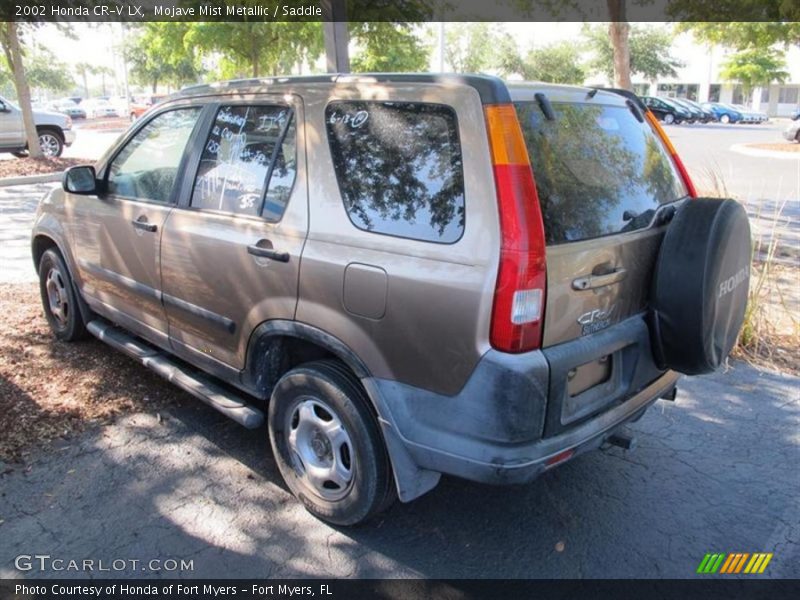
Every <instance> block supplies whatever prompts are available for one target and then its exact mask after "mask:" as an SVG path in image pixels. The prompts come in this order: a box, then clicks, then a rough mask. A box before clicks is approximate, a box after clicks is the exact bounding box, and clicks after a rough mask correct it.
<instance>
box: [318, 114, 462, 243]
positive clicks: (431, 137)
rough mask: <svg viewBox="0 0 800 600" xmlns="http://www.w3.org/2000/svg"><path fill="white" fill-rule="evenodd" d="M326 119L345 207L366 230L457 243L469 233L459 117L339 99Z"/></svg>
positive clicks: (357, 225)
mask: <svg viewBox="0 0 800 600" xmlns="http://www.w3.org/2000/svg"><path fill="white" fill-rule="evenodd" d="M325 122H326V127H327V130H328V131H327V133H328V142H329V143H330V148H331V155H332V157H333V164H334V168H335V170H336V178H337V180H338V182H339V189H340V190H341V194H342V199H343V200H344V205H345V209H346V210H347V214H348V216H349V217H350V220H351V221H352V222H353V224H354V225H355V226H356V227H358V228H359V229H364V230H366V231H371V232H374V233H382V234H386V235H393V236H397V237H404V238H411V239H415V240H422V241H426V242H438V243H444V244H450V243H453V242H456V241H458V239H459V238H460V237H461V234H462V233H463V231H464V175H463V168H462V158H461V144H460V142H459V138H458V125H457V121H456V115H455V112H454V111H453V109H452V108H450V107H449V106H444V105H441V104H423V103H410V102H350V101H340V102H332V103H330V104H329V105H328V106H327V108H326V109H325Z"/></svg>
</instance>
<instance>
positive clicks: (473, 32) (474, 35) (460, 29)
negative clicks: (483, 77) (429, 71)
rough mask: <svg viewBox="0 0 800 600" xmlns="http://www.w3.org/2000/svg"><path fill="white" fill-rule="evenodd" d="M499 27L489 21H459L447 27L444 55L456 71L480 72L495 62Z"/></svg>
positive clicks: (496, 59) (499, 33) (497, 57)
mask: <svg viewBox="0 0 800 600" xmlns="http://www.w3.org/2000/svg"><path fill="white" fill-rule="evenodd" d="M500 35H501V31H500V29H499V28H498V27H497V26H495V25H494V24H491V23H483V22H481V23H459V24H458V25H452V26H449V27H448V28H447V32H446V33H445V50H444V56H445V61H446V62H447V64H449V65H450V68H451V69H452V70H453V71H455V72H456V73H480V72H482V71H485V70H487V69H489V68H490V67H492V66H494V65H496V64H497V62H498V59H499V56H498V50H497V40H498V39H499V38H500Z"/></svg>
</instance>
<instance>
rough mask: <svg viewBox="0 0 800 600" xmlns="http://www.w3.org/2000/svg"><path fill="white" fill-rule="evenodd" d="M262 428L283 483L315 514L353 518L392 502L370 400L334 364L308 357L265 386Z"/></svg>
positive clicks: (345, 521) (338, 521)
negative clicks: (267, 388) (266, 395)
mask: <svg viewBox="0 0 800 600" xmlns="http://www.w3.org/2000/svg"><path fill="white" fill-rule="evenodd" d="M268 428H269V437H270V443H271V445H272V451H273V453H274V455H275V460H276V462H277V464H278V468H279V470H280V472H281V475H282V476H283V479H284V481H285V482H286V485H287V486H288V487H289V489H290V490H291V491H292V493H293V494H294V495H295V496H296V497H297V498H298V499H299V500H300V501H301V502H302V503H303V504H304V505H305V507H306V509H307V510H308V511H309V512H310V513H311V514H313V515H315V516H316V517H318V518H320V519H322V520H323V521H327V522H329V523H333V524H335V525H356V524H359V523H363V522H364V521H367V520H368V519H370V518H371V517H373V516H375V515H376V514H378V513H379V512H381V511H382V510H385V509H386V508H388V507H389V506H390V505H391V504H392V503H393V502H394V499H395V493H396V492H395V487H394V482H393V478H392V469H391V465H390V463H389V457H388V454H387V452H386V448H385V446H384V443H383V440H382V438H381V434H380V430H379V428H378V423H377V420H376V418H375V417H374V415H373V414H372V411H371V408H370V404H369V399H368V398H367V397H366V394H365V393H364V391H363V389H362V388H361V386H360V385H359V383H358V382H357V380H356V379H355V378H354V377H353V376H352V375H351V374H350V372H349V371H348V370H347V369H346V368H345V367H344V366H343V365H341V364H340V363H338V362H336V361H318V362H310V363H306V364H304V365H301V366H299V367H296V368H294V369H292V370H291V371H289V372H288V373H286V374H285V375H284V376H283V377H282V378H281V379H280V381H278V383H277V385H276V386H275V389H274V390H273V392H272V397H271V399H270V406H269V426H268ZM309 467H313V469H310V468H309ZM312 471H313V472H315V476H313V477H312V476H311V475H310V472H312Z"/></svg>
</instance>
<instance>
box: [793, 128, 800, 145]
mask: <svg viewBox="0 0 800 600" xmlns="http://www.w3.org/2000/svg"><path fill="white" fill-rule="evenodd" d="M794 141H795V142H797V143H798V144H800V129H798V130H797V133H795V134H794Z"/></svg>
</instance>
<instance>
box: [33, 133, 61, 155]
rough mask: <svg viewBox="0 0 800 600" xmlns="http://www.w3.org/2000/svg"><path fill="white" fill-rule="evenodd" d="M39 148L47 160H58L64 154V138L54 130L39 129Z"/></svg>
mask: <svg viewBox="0 0 800 600" xmlns="http://www.w3.org/2000/svg"><path fill="white" fill-rule="evenodd" d="M38 131H39V146H41V148H42V153H43V154H44V155H45V156H46V157H47V158H58V157H59V156H61V154H62V153H63V152H64V136H63V135H62V134H61V132H60V131H56V130H55V129H49V128H48V129H39V130H38Z"/></svg>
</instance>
